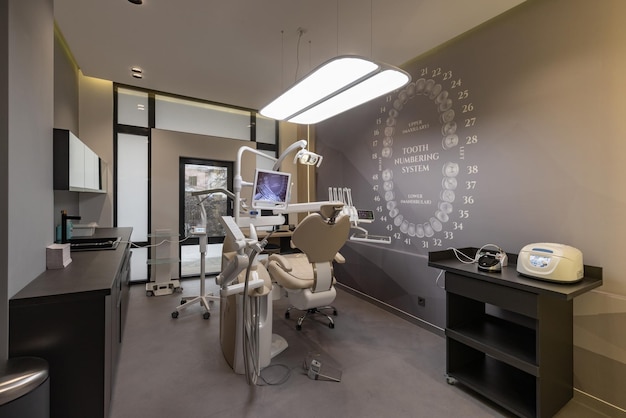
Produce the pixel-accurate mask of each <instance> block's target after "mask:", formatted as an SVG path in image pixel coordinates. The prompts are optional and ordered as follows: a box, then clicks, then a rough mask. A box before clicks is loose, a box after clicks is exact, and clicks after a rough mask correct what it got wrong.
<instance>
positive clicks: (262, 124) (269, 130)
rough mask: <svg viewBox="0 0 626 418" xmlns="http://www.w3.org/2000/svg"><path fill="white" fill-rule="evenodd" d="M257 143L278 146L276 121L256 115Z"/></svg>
mask: <svg viewBox="0 0 626 418" xmlns="http://www.w3.org/2000/svg"><path fill="white" fill-rule="evenodd" d="M256 142H262V143H264V144H276V121H275V120H274V119H268V118H265V117H263V116H261V115H259V114H257V115H256Z"/></svg>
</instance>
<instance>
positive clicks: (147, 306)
mask: <svg viewBox="0 0 626 418" xmlns="http://www.w3.org/2000/svg"><path fill="white" fill-rule="evenodd" d="M183 288H184V290H183V293H182V294H180V293H175V294H173V295H168V296H153V297H147V296H146V294H145V287H144V286H141V285H134V286H132V287H131V292H130V294H131V296H130V304H129V313H128V318H127V322H126V328H125V334H124V341H123V344H122V350H121V354H120V361H119V365H118V370H117V376H116V380H115V387H114V391H113V395H112V397H113V400H112V405H111V415H110V418H126V417H128V418H131V417H132V418H136V417H138V416H144V417H152V418H169V417H180V418H196V417H197V418H207V417H219V418H225V417H255V418H257V417H258V418H263V417H273V418H274V417H299V418H307V417H363V418H367V417H376V418H379V417H467V418H471V417H508V416H510V415H509V414H508V413H507V412H506V411H503V410H501V409H499V408H498V407H497V406H495V405H493V404H491V403H489V402H488V401H486V400H484V399H481V398H480V397H479V396H477V395H476V394H474V393H472V392H471V391H466V390H464V388H463V387H462V386H461V385H454V386H453V385H448V384H447V383H446V380H445V378H444V371H445V341H444V339H443V338H442V337H440V336H438V335H435V334H433V333H432V332H429V331H427V330H425V329H422V328H420V327H418V326H416V325H414V324H411V323H409V322H407V321H405V320H403V319H401V318H398V317H397V316H395V315H393V314H391V313H389V312H386V311H385V310H382V309H380V308H378V307H376V306H375V305H373V304H371V303H369V302H367V301H364V300H362V299H360V298H358V297H356V296H354V295H352V294H350V293H347V292H345V291H343V290H341V289H339V290H338V295H337V299H336V300H335V306H336V307H337V308H338V310H339V315H338V316H337V317H336V327H335V329H330V328H328V327H327V326H325V325H324V324H323V323H320V322H318V321H315V320H310V321H309V320H307V321H305V323H304V324H303V329H302V330H301V331H296V329H295V321H294V319H289V320H288V319H285V318H284V310H285V308H286V306H287V301H286V300H279V301H276V302H274V321H273V332H274V333H276V334H279V335H281V336H282V337H284V338H285V339H286V340H287V342H288V343H289V347H288V348H287V349H286V350H285V351H284V352H283V353H281V354H280V355H278V356H276V357H275V358H274V359H273V360H272V363H271V365H270V366H269V367H267V368H266V369H264V370H263V372H262V377H263V378H264V380H265V381H267V382H268V383H277V382H279V381H281V380H282V379H284V378H287V380H286V381H285V382H284V383H282V384H272V385H270V384H264V383H263V381H262V380H259V384H264V385H263V386H249V385H248V384H247V382H246V378H245V376H244V375H238V374H235V373H234V372H233V371H232V369H231V368H230V367H229V366H228V364H227V363H226V361H225V360H224V357H223V355H222V352H221V347H220V344H219V328H220V323H219V301H218V302H215V303H214V304H213V305H212V306H213V308H212V309H213V314H212V316H211V318H210V319H209V320H204V319H202V316H201V311H200V307H199V305H195V306H193V307H191V308H190V309H188V310H186V311H183V312H182V313H181V314H180V316H179V317H178V318H177V319H172V318H171V312H172V311H173V310H174V309H175V307H176V306H177V305H178V303H179V302H180V299H181V296H186V295H193V294H195V293H197V292H198V280H185V281H184V282H183ZM213 289H214V284H213V280H212V279H207V290H209V291H210V290H213ZM308 355H315V356H318V358H320V359H321V361H322V364H323V365H325V366H328V367H332V368H333V369H334V370H339V371H341V382H338V383H337V382H329V381H315V380H311V379H309V378H308V377H307V375H306V374H305V372H304V371H303V368H302V364H303V362H304V359H305V358H306V357H307V356H308ZM287 373H289V374H287ZM602 416H604V415H600V414H597V413H595V412H593V411H590V410H587V409H585V408H584V407H582V406H581V405H580V404H578V403H577V402H575V401H571V402H570V403H569V404H568V405H566V407H565V408H564V409H563V410H561V412H560V413H559V414H558V417H560V418H563V417H587V418H589V417H602Z"/></svg>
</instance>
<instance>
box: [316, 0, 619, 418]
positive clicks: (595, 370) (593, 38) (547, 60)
mask: <svg viewBox="0 0 626 418" xmlns="http://www.w3.org/2000/svg"><path fill="white" fill-rule="evenodd" d="M625 13H626V3H624V2H622V1H618V0H606V1H602V2H593V3H590V2H587V1H584V0H547V1H545V0H544V1H529V2H527V3H525V4H523V5H521V6H519V7H517V8H516V9H513V10H512V11H510V12H508V13H506V14H505V15H503V16H500V17H499V18H496V19H494V20H493V21H491V22H488V23H487V24H484V25H483V26H481V27H480V28H478V29H475V30H473V31H471V32H469V33H467V34H465V35H463V36H461V37H459V38H458V39H455V40H452V41H450V42H448V43H447V44H445V45H443V46H442V47H440V48H437V49H436V50H434V51H431V52H430V53H428V54H425V55H424V56H421V57H418V58H417V59H416V60H414V61H412V62H410V63H407V64H406V65H405V66H404V68H406V69H407V70H408V71H409V72H411V73H412V76H413V81H414V82H417V80H419V79H420V78H422V77H423V78H424V79H425V80H428V79H433V80H434V81H435V83H436V84H440V85H441V86H442V91H443V90H446V91H447V92H448V93H449V94H450V97H451V99H452V102H453V107H452V108H453V109H454V110H455V114H454V115H451V114H447V115H446V116H444V112H443V111H441V109H440V108H439V107H438V106H439V103H438V102H437V100H441V97H439V96H438V95H433V96H427V95H424V94H423V93H422V91H418V93H415V91H412V90H407V91H406V97H404V96H399V95H398V94H396V95H392V96H391V97H390V99H391V100H390V101H387V100H386V98H383V99H381V100H378V101H375V102H372V103H370V104H367V105H365V106H362V107H361V108H359V109H357V110H355V111H353V112H350V113H348V114H346V115H344V116H341V117H337V118H335V119H332V120H330V121H329V122H327V123H323V124H320V126H318V127H317V134H318V138H317V139H318V151H321V153H322V154H323V155H324V166H323V169H322V170H320V171H319V179H318V180H319V188H318V190H319V192H322V191H323V190H325V188H326V187H328V186H345V187H351V188H352V190H353V194H354V200H355V204H356V205H357V207H360V208H364V209H376V208H377V207H378V206H382V211H381V212H380V213H379V215H383V216H387V221H386V222H385V221H382V220H381V219H380V217H379V218H378V220H377V222H376V223H375V224H373V225H371V227H368V229H370V231H371V232H372V233H376V234H381V235H391V236H393V237H394V242H393V244H392V245H390V246H380V245H379V246H368V245H363V244H357V243H350V244H348V245H347V246H346V248H345V251H343V250H342V253H344V252H345V253H346V254H344V255H346V258H347V259H348V262H347V264H346V266H345V268H343V269H342V270H341V276H340V278H339V280H340V281H342V282H344V281H345V282H346V283H347V284H348V285H350V286H353V287H355V288H357V289H359V290H361V291H363V292H365V293H367V294H370V295H372V296H374V297H376V298H377V299H380V300H383V301H384V302H386V303H389V304H390V305H393V306H395V307H397V308H399V309H401V310H403V311H405V312H408V313H410V314H411V315H414V316H416V317H418V318H420V319H422V320H424V321H426V322H427V323H429V324H434V325H435V326H437V327H444V326H445V293H444V290H443V289H442V288H441V286H442V283H441V282H438V283H437V282H436V281H435V279H436V276H437V275H438V273H439V272H438V271H436V270H434V269H431V268H429V267H427V259H426V256H427V253H428V251H432V250H437V249H445V248H447V247H464V246H474V247H480V246H482V245H484V244H489V243H494V244H498V245H499V246H501V247H502V248H503V249H504V250H506V251H508V252H513V253H518V252H519V250H520V249H521V248H522V247H523V246H524V245H526V244H528V243H532V242H545V241H547V242H560V243H565V244H569V245H572V246H574V247H577V248H579V249H580V250H582V252H583V254H584V262H585V264H589V265H595V266H601V267H603V269H604V285H603V286H602V287H601V288H600V289H599V290H596V291H593V292H590V293H588V294H586V295H583V296H581V297H579V298H577V299H576V300H575V303H574V307H575V318H574V327H575V329H574V335H575V337H574V338H575V349H574V351H575V386H576V388H578V389H580V390H582V391H584V392H586V393H590V394H592V395H594V396H596V397H598V398H600V399H602V400H605V401H607V402H609V403H611V404H613V405H617V406H619V407H621V408H626V399H624V398H623V396H622V394H623V391H624V388H625V387H626V377H625V376H626V338H625V337H624V332H623V330H624V329H626V314H625V313H626V278H625V277H624V273H623V265H622V263H621V259H622V252H623V247H622V245H621V242H622V241H623V238H624V236H625V234H626V224H625V223H624V221H623V214H624V213H625V211H626V199H625V198H624V190H625V188H624V184H623V182H624V179H625V178H626V164H625V161H626V143H625V142H624V138H625V137H626V126H624V124H623V114H624V111H625V110H626V99H624V97H626V84H625V83H624V81H623V80H624V78H623V74H626V56H625V55H624V48H623V44H624V41H626V28H625V27H624V25H623V23H622V22H621V21H620V19H619V18H618V16H623V15H624V14H625ZM438 69H441V72H438ZM459 82H460V84H459ZM465 90H467V93H468V94H467V95H464V91H465ZM396 100H399V103H397V104H395V103H394V102H396ZM394 105H395V106H397V107H396V113H390V109H392V108H393V107H394ZM445 117H451V118H453V120H454V122H456V132H455V133H456V135H458V139H459V143H458V144H457V145H455V146H451V147H448V148H445V147H444V146H443V141H444V138H445V137H446V136H447V134H450V132H451V130H453V129H452V128H451V127H450V126H446V122H445V121H444V122H442V120H443V119H442V118H444V119H445ZM472 118H475V119H472ZM387 128H390V129H387ZM385 129H387V134H389V135H385ZM474 135H476V136H477V138H478V141H477V142H475V143H472V141H471V140H470V141H469V143H468V140H467V139H468V137H470V138H471V137H473V136H474ZM386 137H387V138H391V139H392V141H393V144H390V142H391V141H389V140H387V141H386V142H387V144H386V146H387V148H388V149H387V150H384V148H385V145H384V142H385V141H384V140H385V138H386ZM390 153H391V156H390V155H389V154H390ZM434 154H437V159H433V160H431V161H428V162H424V161H422V162H419V163H415V162H410V161H411V159H413V160H415V159H420V158H422V159H424V158H425V157H428V156H433V155H434ZM446 162H454V163H457V164H458V165H459V168H460V171H459V173H458V175H457V177H456V179H457V181H458V185H457V187H456V189H454V192H455V198H454V200H453V202H452V205H453V209H454V210H453V211H452V212H451V213H450V214H449V220H447V222H444V223H443V224H442V229H441V231H435V233H434V234H433V236H431V237H424V238H420V237H417V235H415V234H413V235H411V234H409V233H408V232H405V231H403V230H402V228H401V224H400V225H398V224H396V223H394V220H395V218H393V217H392V216H391V214H390V213H389V210H388V209H387V208H386V199H385V196H386V195H385V192H386V191H385V190H384V187H385V186H386V185H385V182H384V181H382V180H381V179H380V177H382V172H381V171H380V170H381V169H385V168H391V169H392V170H393V176H394V177H393V182H392V183H393V184H390V185H387V186H388V187H394V189H393V192H394V193H395V200H396V201H398V202H402V203H400V204H399V206H398V208H399V211H400V213H401V214H402V215H403V216H404V219H405V220H408V222H409V223H414V224H425V223H428V222H431V220H430V219H431V217H433V216H434V215H435V214H436V211H437V206H438V204H439V202H440V201H441V193H442V192H443V191H444V189H445V187H444V186H443V183H442V181H443V180H444V176H443V174H442V170H443V168H444V166H445V163H446ZM422 169H423V171H420V170H422ZM376 174H379V175H380V177H379V178H378V179H376V178H375V177H374V176H375V175H376ZM473 182H475V183H473ZM377 187H378V190H375V189H376V188H377ZM410 195H413V196H410ZM376 196H379V197H378V198H379V199H381V200H380V201H377V200H376V199H377V197H376ZM459 211H467V212H459ZM455 223H456V226H457V227H458V226H459V225H460V224H462V225H463V228H462V229H460V228H455ZM387 225H391V227H390V228H389V229H387V228H386V226H387ZM395 237H397V238H398V239H395ZM408 239H410V240H411V242H410V243H408V242H407V240H408ZM425 245H428V248H425ZM373 271H375V272H376V273H375V274H372V273H371V272H373ZM418 296H422V297H425V298H426V306H425V307H422V306H419V305H418V304H417V297H418Z"/></svg>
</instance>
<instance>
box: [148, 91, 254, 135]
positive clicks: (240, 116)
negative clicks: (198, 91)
mask: <svg viewBox="0 0 626 418" xmlns="http://www.w3.org/2000/svg"><path fill="white" fill-rule="evenodd" d="M155 100H156V103H155V125H156V126H155V127H156V128H158V129H167V130H170V131H178V132H188V133H194V134H200V135H210V136H218V137H222V138H232V139H241V140H244V141H249V140H250V112H249V111H244V110H239V109H232V108H229V107H225V106H215V105H212V104H208V103H201V102H196V101H192V100H185V99H179V98H175V97H169V96H164V95H157V96H156V97H155Z"/></svg>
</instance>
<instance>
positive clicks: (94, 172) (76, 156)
mask: <svg viewBox="0 0 626 418" xmlns="http://www.w3.org/2000/svg"><path fill="white" fill-rule="evenodd" d="M106 173H107V165H106V163H105V162H104V161H102V159H101V158H100V157H98V155H97V154H96V153H95V152H94V151H93V150H91V148H89V147H88V146H87V145H85V144H84V143H83V142H82V141H81V140H80V139H78V138H77V137H76V135H74V134H73V133H72V132H70V131H68V130H67V129H55V130H54V189H55V190H69V191H75V192H95V193H106V178H107V175H106Z"/></svg>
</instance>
